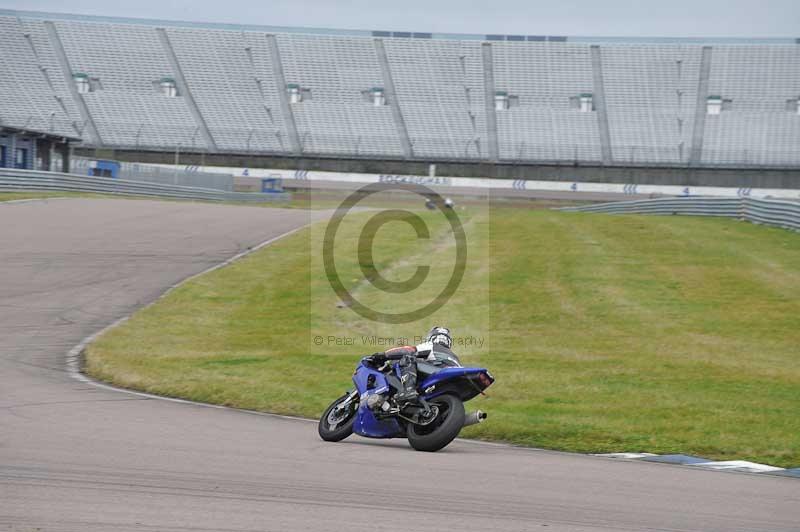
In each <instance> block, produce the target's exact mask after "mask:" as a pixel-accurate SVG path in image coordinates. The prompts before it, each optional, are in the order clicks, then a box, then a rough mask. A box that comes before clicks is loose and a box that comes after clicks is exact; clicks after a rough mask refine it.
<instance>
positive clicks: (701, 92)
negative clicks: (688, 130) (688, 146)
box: [689, 46, 711, 166]
mask: <svg viewBox="0 0 800 532" xmlns="http://www.w3.org/2000/svg"><path fill="white" fill-rule="evenodd" d="M702 54H703V55H702V56H701V57H700V81H698V83H697V103H696V104H695V109H694V128H693V129H692V151H691V152H690V154H689V166H694V165H696V164H698V163H700V161H702V159H703V135H704V134H705V129H706V100H707V99H708V78H709V77H710V75H711V47H710V46H703V52H702Z"/></svg>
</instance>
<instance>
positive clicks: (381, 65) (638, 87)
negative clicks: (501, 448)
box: [0, 10, 800, 168]
mask: <svg viewBox="0 0 800 532" xmlns="http://www.w3.org/2000/svg"><path fill="white" fill-rule="evenodd" d="M0 49H2V51H3V53H2V54H0V65H2V67H3V68H4V71H5V72H6V73H7V74H6V76H4V77H3V78H2V79H0V87H2V92H3V95H4V97H3V98H2V99H0V120H2V122H1V124H2V125H4V126H10V127H19V128H24V129H31V130H38V131H46V132H49V133H51V134H55V135H64V136H69V137H79V138H81V139H82V146H84V147H87V148H110V149H116V150H144V151H163V152H173V151H176V150H180V151H182V152H187V151H188V152H204V153H220V154H241V155H252V156H258V155H261V156H265V157H266V156H284V157H314V156H319V157H334V158H336V157H339V158H350V159H352V158H356V159H358V158H364V159H376V160H387V161H392V160H410V161H413V160H421V161H423V160H424V161H433V162H435V161H465V162H470V161H472V162H481V163H486V162H488V163H546V164H551V163H552V164H572V165H598V166H600V165H602V166H619V165H633V166H674V167H686V166H691V167H719V166H722V167H742V166H758V167H776V168H796V167H800V109H799V108H798V99H799V98H800V39H797V40H795V39H762V40H747V39H739V40H737V39H678V38H675V39H664V38H653V39H644V38H628V39H624V38H620V39H612V38H590V37H562V36H520V35H449V34H447V35H444V34H442V35H440V34H428V33H406V32H385V31H338V30H322V29H320V30H311V29H297V28H272V27H260V26H247V25H242V26H236V25H228V24H197V23H184V22H168V21H152V20H134V19H117V18H108V17H87V16H78V15H64V14H50V13H38V12H20V11H10V10H0Z"/></svg>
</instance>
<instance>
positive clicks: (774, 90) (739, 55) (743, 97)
mask: <svg viewBox="0 0 800 532" xmlns="http://www.w3.org/2000/svg"><path fill="white" fill-rule="evenodd" d="M709 93H710V94H713V95H717V96H722V97H723V98H725V99H730V100H731V102H730V108H729V109H727V110H725V111H723V112H722V113H721V114H719V115H716V116H708V117H706V124H705V140H704V143H703V161H704V162H706V163H712V164H718V163H723V164H746V165H763V164H769V165H773V164H774V165H782V164H794V165H797V164H800V116H798V115H797V114H796V113H792V112H790V111H787V109H786V101H787V100H789V99H792V98H795V99H796V98H797V97H798V96H800V44H797V45H793V46H792V45H789V46H780V45H776V46H720V47H715V48H714V49H713V52H712V60H711V78H710V80H709Z"/></svg>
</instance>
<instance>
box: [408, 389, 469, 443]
mask: <svg viewBox="0 0 800 532" xmlns="http://www.w3.org/2000/svg"><path fill="white" fill-rule="evenodd" d="M428 403H430V404H431V406H435V407H436V409H437V410H438V412H437V414H436V417H435V418H434V419H433V421H431V422H430V423H428V424H426V425H417V424H413V423H412V424H409V425H408V429H407V436H408V443H410V444H411V447H413V448H414V449H416V450H417V451H427V452H434V451H438V450H439V449H442V448H444V447H446V446H447V444H449V443H450V442H451V441H453V440H454V439H455V438H456V436H458V433H459V432H461V428H462V427H463V426H464V417H465V414H464V403H463V402H461V399H459V398H458V397H456V396H454V395H449V394H445V395H440V396H439V397H436V398H435V399H431V400H430V401H428Z"/></svg>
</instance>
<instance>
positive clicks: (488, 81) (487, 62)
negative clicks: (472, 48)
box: [481, 42, 500, 162]
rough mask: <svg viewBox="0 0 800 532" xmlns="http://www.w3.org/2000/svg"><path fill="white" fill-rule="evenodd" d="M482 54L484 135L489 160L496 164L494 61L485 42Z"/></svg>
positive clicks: (490, 48) (497, 152)
mask: <svg viewBox="0 0 800 532" xmlns="http://www.w3.org/2000/svg"><path fill="white" fill-rule="evenodd" d="M481 51H482V53H483V92H484V95H483V99H484V101H485V103H486V134H487V135H488V137H489V138H488V144H489V160H490V161H492V162H496V161H497V160H498V159H499V157H500V150H499V149H498V147H497V113H496V112H495V108H494V95H495V89H494V61H493V57H492V45H491V44H490V43H488V42H485V43H483V44H482V45H481Z"/></svg>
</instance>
